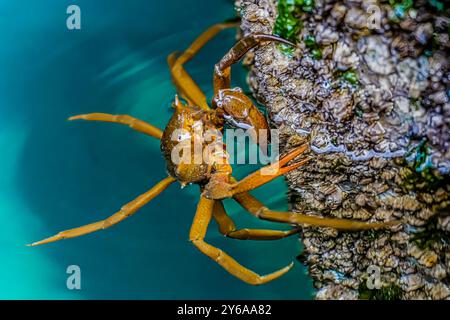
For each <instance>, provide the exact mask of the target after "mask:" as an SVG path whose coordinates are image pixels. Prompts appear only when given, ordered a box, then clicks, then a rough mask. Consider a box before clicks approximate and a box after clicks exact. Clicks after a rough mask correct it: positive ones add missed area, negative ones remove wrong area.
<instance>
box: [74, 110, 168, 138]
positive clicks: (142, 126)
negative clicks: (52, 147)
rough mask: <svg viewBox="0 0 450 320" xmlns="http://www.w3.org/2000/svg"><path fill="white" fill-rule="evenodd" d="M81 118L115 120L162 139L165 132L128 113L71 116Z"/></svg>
mask: <svg viewBox="0 0 450 320" xmlns="http://www.w3.org/2000/svg"><path fill="white" fill-rule="evenodd" d="M79 119H83V120H88V121H103V122H114V123H120V124H124V125H127V126H129V127H130V128H132V129H134V130H136V131H139V132H142V133H145V134H147V135H149V136H152V137H155V138H157V139H161V137H162V133H163V132H162V131H161V130H160V129H159V128H157V127H155V126H152V125H151V124H150V123H147V122H145V121H142V120H139V119H136V118H133V117H132V116H129V115H127V114H117V115H114V114H109V113H88V114H79V115H76V116H72V117H70V118H69V120H70V121H72V120H79Z"/></svg>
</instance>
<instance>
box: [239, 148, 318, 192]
mask: <svg viewBox="0 0 450 320" xmlns="http://www.w3.org/2000/svg"><path fill="white" fill-rule="evenodd" d="M306 149H308V147H307V145H306V144H304V145H301V146H300V147H298V148H296V149H294V150H292V151H291V152H290V153H288V154H287V155H285V156H284V157H282V158H281V159H280V160H279V161H277V162H275V163H273V164H271V165H268V166H265V167H263V168H261V169H259V170H258V171H255V172H254V173H252V174H250V175H248V176H247V177H245V178H244V179H242V180H241V181H239V182H237V183H236V184H235V185H234V186H233V187H232V190H233V194H237V193H241V192H245V191H249V190H253V189H255V188H257V187H259V186H262V185H263V184H266V183H267V182H269V181H272V180H273V179H275V178H277V177H279V176H281V175H283V174H286V173H288V172H289V171H291V170H294V169H296V168H298V167H300V166H302V165H304V164H305V163H306V162H308V161H309V160H310V158H306V159H303V160H301V161H299V162H296V163H294V164H291V165H286V164H287V163H288V162H289V161H291V160H293V159H294V158H296V157H297V156H298V155H300V154H302V153H303V152H305V150H306Z"/></svg>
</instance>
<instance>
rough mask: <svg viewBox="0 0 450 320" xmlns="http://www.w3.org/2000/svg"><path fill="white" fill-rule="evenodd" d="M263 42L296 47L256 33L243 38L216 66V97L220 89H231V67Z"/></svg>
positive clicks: (281, 40) (280, 39)
mask: <svg viewBox="0 0 450 320" xmlns="http://www.w3.org/2000/svg"><path fill="white" fill-rule="evenodd" d="M263 41H275V42H280V43H284V44H287V45H290V46H295V45H294V44H293V43H292V42H289V41H287V40H285V39H283V38H280V37H277V36H274V35H270V34H262V33H256V34H251V35H248V36H246V37H244V38H242V39H241V40H239V42H238V43H236V44H235V45H234V46H233V47H232V48H231V49H230V51H228V53H227V54H225V56H224V57H223V58H222V59H221V60H220V61H219V62H218V63H217V64H216V65H215V66H214V95H216V94H217V93H218V92H219V90H220V89H228V88H230V81H231V66H232V65H233V64H234V63H236V62H238V61H239V60H240V59H241V58H242V57H243V56H244V55H245V54H246V53H247V52H248V51H249V50H251V49H252V48H254V47H256V46H257V45H258V44H260V43H261V42H263Z"/></svg>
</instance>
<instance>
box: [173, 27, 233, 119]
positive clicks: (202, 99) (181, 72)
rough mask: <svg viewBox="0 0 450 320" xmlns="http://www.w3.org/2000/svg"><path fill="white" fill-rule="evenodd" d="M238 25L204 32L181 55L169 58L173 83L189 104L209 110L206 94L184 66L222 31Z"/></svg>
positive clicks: (213, 28)
mask: <svg viewBox="0 0 450 320" xmlns="http://www.w3.org/2000/svg"><path fill="white" fill-rule="evenodd" d="M238 25H239V24H238V23H219V24H216V25H213V26H212V27H210V28H209V29H207V30H206V31H205V32H203V33H202V34H201V35H200V36H199V37H198V38H197V39H196V40H195V41H194V42H193V43H192V44H191V45H190V46H189V48H187V49H186V50H185V51H184V52H183V53H182V54H181V55H179V56H178V57H176V55H177V53H176V52H174V53H172V54H170V55H169V56H168V57H167V62H168V64H169V67H170V72H171V74H172V81H173V82H174V84H175V86H176V87H177V90H178V91H179V93H180V95H181V97H183V99H186V100H187V101H188V102H189V104H191V105H196V106H198V107H200V108H202V109H204V110H209V106H208V103H207V102H206V96H205V94H204V93H203V91H202V90H201V89H200V88H199V87H198V85H197V84H196V83H195V82H194V80H193V79H192V78H191V76H190V75H189V74H188V73H187V72H186V70H185V69H184V67H183V64H185V63H186V62H188V61H189V60H191V59H192V57H193V56H194V55H195V54H197V52H198V51H199V50H200V49H201V48H202V47H203V46H204V45H205V44H206V43H207V42H208V41H209V40H211V39H212V38H213V37H214V36H215V35H216V34H217V33H219V32H220V31H221V30H224V29H227V28H232V27H237V26H238Z"/></svg>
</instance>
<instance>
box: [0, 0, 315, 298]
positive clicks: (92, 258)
mask: <svg viewBox="0 0 450 320" xmlns="http://www.w3.org/2000/svg"><path fill="white" fill-rule="evenodd" d="M19 3H20V4H19ZM183 3H184V1H144V0H142V1H137V0H134V1H122V0H114V1H112V0H108V1H87V0H86V1H70V2H69V1H61V0H52V1H50V0H47V1H39V2H38V1H31V0H28V1H20V2H15V1H14V2H13V1H9V2H6V1H2V2H1V3H0V28H1V30H2V32H1V36H0V37H1V40H2V44H1V46H0V69H1V70H2V77H0V148H1V150H2V157H1V160H0V161H1V168H2V169H3V170H2V174H1V178H0V243H1V249H0V261H1V265H0V298H2V299H201V298H206V299H218V298H224V299H231V298H234V299H244V298H246V299H264V298H267V299H270V298H273V299H304V298H310V297H311V295H312V285H311V281H310V280H309V278H308V277H307V275H306V274H305V269H304V267H303V266H302V265H300V264H299V263H296V265H295V267H294V268H293V269H292V270H291V271H290V272H289V273H288V274H287V275H285V276H284V277H282V278H281V279H279V280H277V281H274V282H273V283H269V284H267V285H264V286H261V287H252V286H249V285H246V284H245V283H242V282H240V281H239V280H237V279H235V278H234V277H232V276H230V275H229V274H228V273H226V272H225V271H224V270H223V269H221V268H220V267H219V266H217V265H216V264H215V263H214V262H213V261H211V260H210V259H208V258H207V257H205V256H203V255H202V254H201V253H200V252H198V251H197V250H196V249H195V248H194V247H193V246H192V245H191V244H190V243H189V241H188V240H187V239H188V232H189V227H190V223H191V221H192V218H193V215H194V213H195V208H196V203H197V199H198V190H197V188H196V187H195V186H191V187H187V188H185V189H183V190H180V187H179V185H178V184H174V185H172V186H170V187H169V188H168V190H166V191H165V192H164V193H163V194H162V195H161V196H160V197H158V198H156V199H155V200H153V201H152V202H150V203H149V204H148V205H147V206H146V207H144V208H143V209H142V210H140V212H139V213H138V214H136V215H135V216H133V217H132V218H130V219H127V220H125V221H124V222H122V223H120V224H119V225H117V226H115V227H113V228H110V229H107V230H105V231H100V232H96V233H93V234H89V235H86V236H84V237H81V238H76V239H70V240H65V241H60V242H57V243H53V244H49V245H46V246H42V247H36V248H29V247H26V246H25V244H27V243H30V242H33V241H36V240H39V239H41V238H43V237H47V236H49V235H52V234H54V233H55V232H57V231H60V230H64V229H67V228H71V227H76V226H79V225H83V224H87V223H90V222H94V221H97V220H100V219H103V218H105V217H107V216H108V215H110V214H112V213H114V212H115V211H117V210H118V209H119V208H120V207H121V205H123V204H125V203H126V202H128V201H130V200H131V199H133V198H134V197H136V196H137V195H139V194H140V193H142V192H144V191H146V190H147V189H148V188H149V187H151V186H152V185H153V184H155V183H156V182H158V181H159V180H161V179H162V178H164V177H165V175H166V174H165V163H164V161H163V158H162V156H161V154H160V152H159V143H158V141H156V140H155V139H151V138H149V137H147V136H144V135H142V134H139V133H137V132H133V131H132V130H129V129H128V128H126V127H122V126H118V125H113V124H107V123H87V122H73V123H72V122H71V123H69V122H67V121H66V120H65V119H66V118H67V117H68V116H70V115H74V114H79V113H89V112H107V113H129V114H132V115H133V116H136V117H139V118H142V119H144V120H147V121H149V122H151V123H152V124H154V125H156V126H158V127H160V128H163V127H164V125H165V124H166V122H167V121H168V119H169V117H170V115H171V110H170V108H169V105H170V103H171V101H172V99H173V97H174V94H175V90H174V88H173V86H172V85H171V83H170V76H169V72H168V69H167V66H166V62H165V58H166V56H167V55H168V54H169V53H170V52H172V51H174V50H181V49H183V48H186V46H187V45H189V43H190V42H191V41H192V40H193V39H194V38H195V37H196V36H197V35H198V34H200V33H201V32H202V31H203V30H204V29H205V28H207V27H208V26H210V25H211V24H214V23H216V22H220V21H223V20H224V19H227V18H231V17H233V16H234V13H233V6H232V1H225V0H222V1H208V0H196V1H189V5H183ZM69 4H77V5H79V6H80V8H81V14H82V15H81V17H82V20H81V22H82V29H81V30H76V31H69V30H67V28H66V24H65V20H66V17H67V15H66V8H67V6H68V5H69ZM233 42H234V33H233V32H232V31H226V32H223V33H222V34H220V35H219V36H218V37H217V38H216V39H215V40H214V42H212V43H210V44H208V45H207V46H206V47H205V48H204V50H203V51H202V52H201V53H200V54H199V55H198V57H196V59H194V61H192V62H190V63H189V64H188V66H187V68H188V70H189V72H190V73H191V74H192V76H193V77H194V78H195V79H196V80H197V81H198V83H199V84H200V85H201V86H202V88H204V89H205V90H206V92H207V93H208V94H209V95H210V94H211V75H212V67H213V65H214V63H215V62H216V61H217V60H218V59H220V57H221V56H222V55H223V54H224V53H225V52H226V50H227V49H228V48H229V47H230V46H231V45H232V44H233ZM233 72H234V79H233V82H234V84H235V85H239V86H242V87H245V81H244V79H245V70H244V69H243V68H242V67H240V66H237V67H235V68H234V70H233ZM235 169H236V172H237V176H238V177H243V176H244V175H245V174H246V173H248V172H251V171H253V170H254V169H255V166H250V165H248V166H239V167H236V168H235ZM286 190H287V189H286V186H285V184H284V181H283V180H282V179H277V180H276V181H274V182H272V183H271V184H269V185H266V186H264V187H262V188H260V189H258V190H257V191H255V192H254V194H255V195H256V196H258V197H260V198H261V199H263V200H264V201H265V203H266V204H267V205H269V206H270V207H271V208H274V209H279V210H282V209H286V208H287V204H286ZM226 207H227V209H228V211H229V212H230V214H231V216H232V217H233V218H235V219H236V222H237V224H238V226H240V227H251V226H252V227H277V228H283V229H287V228H288V227H286V226H280V225H278V224H274V223H268V222H261V221H258V220H256V219H254V218H253V217H251V216H250V215H248V214H247V213H245V212H244V211H243V210H242V209H241V208H240V207H238V206H237V205H236V204H234V203H233V202H231V201H227V202H226ZM207 239H208V241H209V242H210V243H212V244H215V245H217V246H218V247H220V248H222V249H224V250H225V251H227V252H228V253H229V254H231V255H232V256H233V257H235V258H236V259H237V260H238V261H240V262H241V263H242V264H244V265H245V266H248V267H250V268H252V269H254V270H255V271H257V272H259V273H267V272H271V271H274V270H276V269H278V268H280V267H283V266H285V265H287V264H288V263H289V262H290V261H292V260H295V256H296V255H297V254H298V253H299V250H300V244H299V241H298V239H297V238H296V237H291V238H289V239H283V240H279V241H269V242H264V241H262V242H254V241H253V242H251V241H239V240H233V239H226V238H224V237H222V236H221V235H220V234H219V232H218V231H217V229H216V226H215V223H212V224H211V227H210V230H209V232H208V234H207ZM72 264H75V265H78V266H80V268H81V286H82V288H81V290H72V291H71V290H68V289H67V288H66V279H67V276H68V275H67V274H66V268H67V266H69V265H72Z"/></svg>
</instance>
